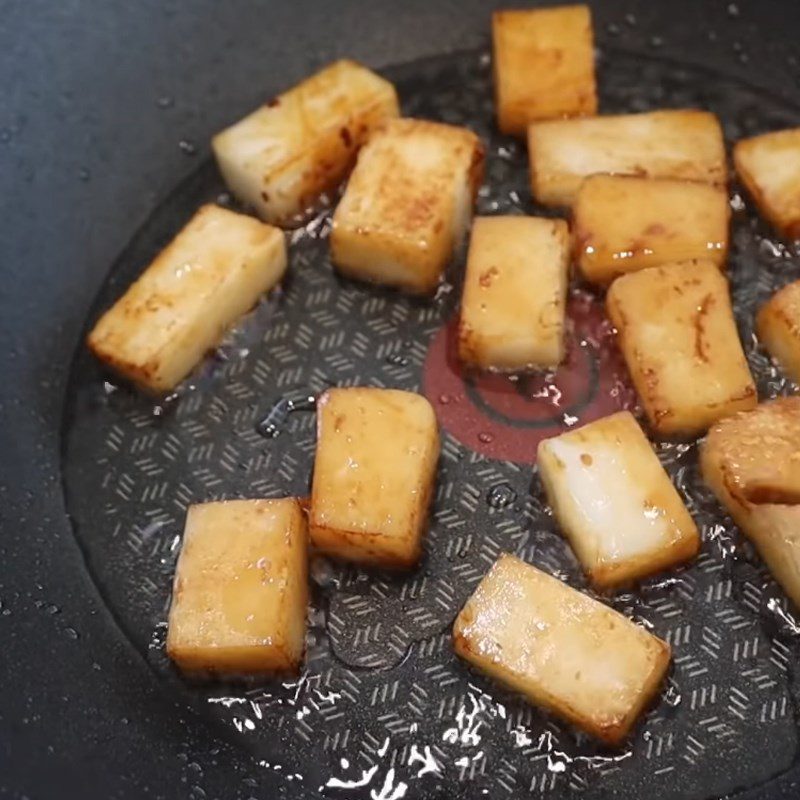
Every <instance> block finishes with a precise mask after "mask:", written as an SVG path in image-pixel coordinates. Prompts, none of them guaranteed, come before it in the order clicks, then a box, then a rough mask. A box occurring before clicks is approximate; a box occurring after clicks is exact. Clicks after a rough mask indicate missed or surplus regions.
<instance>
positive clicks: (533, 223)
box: [458, 216, 570, 370]
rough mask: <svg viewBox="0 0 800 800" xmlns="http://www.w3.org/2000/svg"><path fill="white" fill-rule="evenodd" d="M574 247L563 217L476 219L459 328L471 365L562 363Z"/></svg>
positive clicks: (462, 355) (462, 352)
mask: <svg viewBox="0 0 800 800" xmlns="http://www.w3.org/2000/svg"><path fill="white" fill-rule="evenodd" d="M569 250H570V248H569V228H568V226H567V223H566V222H564V221H563V220H556V219H542V218H537V217H520V216H506V217H500V216H498V217H478V218H476V219H475V222H474V224H473V227H472V236H471V239H470V245H469V255H468V257H467V271H466V276H465V279H464V294H463V296H462V299H461V318H460V321H459V328H458V353H459V357H460V358H461V360H462V361H463V362H464V363H465V364H468V365H470V366H475V367H481V368H484V369H498V370H521V369H531V368H535V367H554V366H556V365H558V364H559V363H560V362H561V361H562V359H563V358H564V317H565V313H566V294H567V281H568V277H567V270H568V267H569V258H570V253H569Z"/></svg>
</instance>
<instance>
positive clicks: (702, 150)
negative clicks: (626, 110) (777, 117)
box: [528, 109, 728, 206]
mask: <svg viewBox="0 0 800 800" xmlns="http://www.w3.org/2000/svg"><path fill="white" fill-rule="evenodd" d="M528 155H529V158H530V171H531V189H532V191H533V196H534V197H535V198H536V200H537V201H538V202H540V203H543V204H544V205H547V206H571V205H572V203H573V202H574V201H575V196H576V195H577V193H578V189H579V187H580V185H581V182H582V181H583V179H584V178H586V177H588V176H589V175H595V174H597V173H607V174H610V175H636V176H639V177H645V178H675V179H678V180H691V181H700V182H702V183H711V184H713V185H715V186H724V185H725V184H726V182H727V171H728V167H727V161H726V155H725V143H724V141H723V138H722V129H721V128H720V125H719V121H718V120H717V118H716V117H715V116H714V115H713V114H711V113H709V112H708V111H696V110H693V109H683V110H682V109H675V110H666V111H648V112H645V113H642V114H620V115H613V116H601V117H588V118H586V119H567V120H548V121H545V122H535V123H533V124H531V126H530V127H529V128H528Z"/></svg>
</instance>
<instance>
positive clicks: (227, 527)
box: [167, 497, 308, 675]
mask: <svg viewBox="0 0 800 800" xmlns="http://www.w3.org/2000/svg"><path fill="white" fill-rule="evenodd" d="M306 539H307V536H306V520H305V515H304V514H303V511H302V509H301V507H300V504H299V502H298V501H297V500H295V499H294V498H291V497H288V498H285V499H281V500H230V501H225V502H217V503H203V504H200V505H193V506H190V507H189V510H188V512H187V515H186V528H185V530H184V535H183V544H182V546H181V553H180V557H179V558H178V566H177V568H176V570H175V582H174V587H173V592H172V605H171V607H170V611H169V629H168V633H167V654H168V655H169V657H170V658H171V659H172V660H173V661H174V662H175V663H176V664H177V665H178V666H179V667H180V668H181V669H183V670H185V671H187V672H212V673H218V674H222V675H247V674H260V673H272V672H281V673H282V672H297V671H298V670H299V668H300V664H301V662H302V658H303V651H304V648H305V630H306V610H307V605H308V580H307V565H306V562H307V543H306Z"/></svg>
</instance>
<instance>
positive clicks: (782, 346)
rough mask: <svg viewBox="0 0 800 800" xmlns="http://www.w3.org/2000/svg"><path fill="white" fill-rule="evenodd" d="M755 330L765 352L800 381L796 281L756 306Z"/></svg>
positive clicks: (799, 303)
mask: <svg viewBox="0 0 800 800" xmlns="http://www.w3.org/2000/svg"><path fill="white" fill-rule="evenodd" d="M756 332H757V333H758V338H759V339H760V340H761V343H762V344H763V345H764V347H766V348H767V350H768V351H769V354H770V355H771V356H772V357H773V358H774V359H775V360H776V361H777V362H778V363H779V364H780V365H781V367H783V369H784V370H785V371H786V373H787V374H788V375H789V377H790V378H791V379H792V380H793V381H794V382H795V383H800V281H794V283H790V284H788V285H787V286H784V287H783V288H782V289H779V290H778V291H777V292H775V294H774V295H772V297H771V298H770V299H769V300H768V301H767V303H765V304H764V305H763V306H762V307H761V308H760V309H759V312H758V314H757V315H756Z"/></svg>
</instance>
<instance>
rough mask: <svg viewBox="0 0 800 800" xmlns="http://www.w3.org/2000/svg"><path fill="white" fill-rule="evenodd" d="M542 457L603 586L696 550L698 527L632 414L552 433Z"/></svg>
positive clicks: (584, 557) (555, 503) (588, 565)
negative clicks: (552, 435)
mask: <svg viewBox="0 0 800 800" xmlns="http://www.w3.org/2000/svg"><path fill="white" fill-rule="evenodd" d="M537 463H538V464H539V472H540V474H541V476H542V482H543V483H544V486H545V489H546V490H547V496H548V498H549V500H550V505H551V506H552V507H553V511H554V512H555V515H556V518H557V519H558V522H559V524H560V525H561V527H562V528H563V530H564V533H565V534H566V536H567V539H568V540H569V543H570V545H571V546H572V549H573V550H574V551H575V554H576V555H577V556H578V560H579V561H580V562H581V566H582V567H583V569H584V572H586V574H587V575H588V577H589V580H590V581H591V582H592V583H593V584H594V585H595V586H597V587H598V588H603V589H605V588H610V587H615V586H619V585H621V584H625V583H629V582H630V581H633V580H638V579H639V578H644V577H645V576H647V575H652V574H653V573H655V572H660V571H661V570H664V569H667V568H669V567H672V566H674V565H675V564H679V563H681V562H683V561H686V560H687V559H690V558H692V557H693V556H695V555H696V554H697V551H698V549H699V547H700V536H699V534H698V532H697V526H696V525H695V524H694V521H693V520H692V518H691V516H689V512H688V511H687V510H686V506H685V505H684V504H683V501H682V500H681V497H680V495H679V494H678V492H677V491H676V489H675V487H674V486H673V485H672V482H671V481H670V479H669V476H668V475H667V473H666V472H665V471H664V468H663V467H662V466H661V462H660V461H659V460H658V457H657V456H656V454H655V453H654V452H653V449H652V447H651V446H650V442H648V441H647V437H646V436H645V435H644V433H643V431H642V429H641V428H640V427H639V424H638V423H637V422H636V420H635V419H634V418H633V415H632V414H631V413H630V412H628V411H622V412H620V413H619V414H612V415H611V416H610V417H604V418H603V419H599V420H597V422H592V423H590V424H589V425H585V426H584V427H582V428H578V429H576V430H572V431H569V432H568V433H564V434H562V435H561V436H556V437H555V438H553V439H545V440H544V441H542V442H541V443H540V444H539V451H538V455H537Z"/></svg>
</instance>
